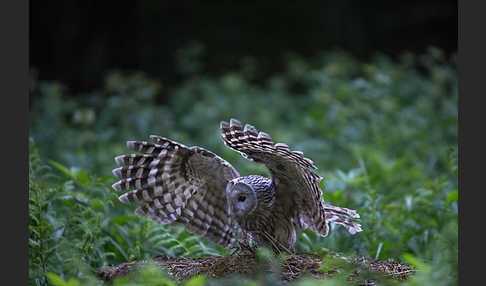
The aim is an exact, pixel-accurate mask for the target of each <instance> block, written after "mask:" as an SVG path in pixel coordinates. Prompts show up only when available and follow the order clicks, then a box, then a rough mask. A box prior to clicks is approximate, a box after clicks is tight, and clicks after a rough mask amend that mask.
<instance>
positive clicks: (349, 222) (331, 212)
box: [324, 205, 362, 234]
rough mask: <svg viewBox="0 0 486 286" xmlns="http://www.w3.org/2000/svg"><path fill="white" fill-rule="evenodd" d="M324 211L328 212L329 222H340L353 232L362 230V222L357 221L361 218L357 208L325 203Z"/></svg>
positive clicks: (327, 219)
mask: <svg viewBox="0 0 486 286" xmlns="http://www.w3.org/2000/svg"><path fill="white" fill-rule="evenodd" d="M324 212H325V214H326V221H327V222H333V223H337V224H340V225H342V226H344V227H345V228H346V229H347V230H348V231H349V233H351V234H355V233H357V232H360V231H362V229H361V224H359V223H357V222H356V221H355V220H357V219H359V214H358V213H357V212H356V211H355V210H351V209H347V208H342V207H336V206H331V205H324Z"/></svg>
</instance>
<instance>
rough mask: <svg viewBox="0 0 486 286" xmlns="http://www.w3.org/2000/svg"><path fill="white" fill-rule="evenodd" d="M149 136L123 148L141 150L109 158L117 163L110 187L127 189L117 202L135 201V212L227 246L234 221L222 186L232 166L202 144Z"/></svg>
mask: <svg viewBox="0 0 486 286" xmlns="http://www.w3.org/2000/svg"><path fill="white" fill-rule="evenodd" d="M150 138H151V139H152V140H153V141H154V142H155V144H154V143H149V142H145V141H128V142H127V147H128V148H129V149H132V150H135V151H138V152H142V153H144V154H129V155H122V156H118V157H116V158H115V162H116V163H117V164H118V165H119V166H121V167H120V168H117V169H114V170H113V174H114V175H115V176H116V177H118V178H119V179H120V181H118V182H116V183H115V184H113V189H115V190H116V191H126V190H131V191H129V192H127V193H125V194H123V195H121V196H120V197H119V199H120V201H122V202H124V203H136V204H138V205H139V207H138V208H137V209H136V210H135V212H136V213H137V214H139V215H147V216H149V217H150V218H151V219H152V220H154V221H159V222H161V223H163V224H171V225H186V227H187V229H188V230H189V231H191V232H194V233H196V234H198V235H200V236H204V237H207V238H208V239H209V240H211V241H213V242H215V243H218V244H220V245H222V246H223V247H228V246H229V245H231V244H232V243H233V241H234V239H235V230H236V229H235V228H236V223H235V222H234V221H233V220H232V218H231V216H229V215H228V214H227V203H226V196H225V190H226V184H227V183H228V181H230V180H231V179H233V178H236V177H239V174H238V172H237V171H236V170H235V168H234V167H233V166H231V164H229V163H228V162H227V161H225V160H223V159H222V158H221V157H219V156H217V155H216V154H214V153H212V152H210V151H208V150H206V149H204V148H201V147H197V146H193V147H187V146H185V145H183V144H180V143H178V142H175V141H172V140H169V139H167V138H164V137H160V136H155V135H152V136H150Z"/></svg>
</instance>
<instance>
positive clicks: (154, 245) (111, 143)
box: [29, 48, 458, 286]
mask: <svg viewBox="0 0 486 286" xmlns="http://www.w3.org/2000/svg"><path fill="white" fill-rule="evenodd" d="M198 57H199V54H198V50H197V48H196V49H194V48H192V49H186V50H182V51H181V52H180V59H181V60H180V62H179V64H180V66H179V69H180V70H181V71H183V72H184V74H185V80H184V81H183V83H182V84H180V85H178V86H172V87H165V86H162V85H161V84H160V83H159V82H158V81H156V80H154V79H151V78H149V77H147V76H146V75H144V74H143V73H139V72H118V71H113V72H110V73H107V74H106V77H105V85H104V88H103V89H100V90H94V91H92V92H90V93H85V94H77V95H76V96H75V97H74V96H72V94H71V93H70V90H69V86H63V85H62V84H60V83H57V82H45V81H39V80H38V79H37V78H36V73H35V70H33V71H32V73H31V87H30V99H31V100H30V102H31V107H30V108H31V109H30V110H31V114H30V120H31V122H30V136H31V139H30V150H29V151H30V154H29V195H30V196H29V213H30V223H29V233H30V238H29V277H30V281H31V285H47V284H48V282H49V283H51V284H53V285H58V286H60V285H99V284H100V282H99V281H98V280H97V278H95V276H94V274H93V273H94V272H95V271H97V270H98V269H100V268H102V267H104V266H107V265H113V264H119V263H122V262H126V261H131V260H141V259H148V258H150V257H153V256H155V255H157V254H159V253H162V254H166V255H170V256H184V257H208V256H214V255H224V254H225V253H226V252H227V251H228V250H226V249H222V248H221V247H219V246H217V245H214V244H212V243H210V242H208V241H206V240H204V239H200V238H199V237H197V236H194V235H192V234H190V233H188V232H187V231H186V230H185V229H184V228H174V227H169V226H164V225H161V224H158V223H154V222H151V221H149V220H148V219H147V218H145V217H138V216H136V215H135V214H133V210H134V208H133V207H131V206H127V205H123V204H122V203H120V202H119V201H118V199H117V194H116V193H115V192H114V191H113V190H112V189H111V184H113V183H114V182H115V178H114V177H113V176H112V174H111V170H112V169H113V168H115V163H114V161H113V158H114V157H115V156H117V155H120V154H124V153H126V152H127V149H126V148H125V141H127V140H145V139H148V136H149V135H150V134H158V135H162V136H165V137H169V138H172V139H174V140H176V141H179V142H182V143H184V144H186V145H199V146H202V147H204V148H207V149H209V150H211V151H213V152H215V153H217V154H219V155H220V156H222V157H223V158H225V159H226V160H228V161H229V162H230V163H231V164H233V165H234V166H235V167H236V168H237V169H238V170H239V171H240V173H241V174H242V175H247V174H251V173H257V174H262V175H268V173H267V171H266V169H265V167H264V166H263V165H258V164H254V163H251V162H249V161H247V160H245V159H244V158H242V157H241V156H240V155H239V154H237V153H236V152H233V151H231V150H229V149H227V148H226V147H225V146H224V145H223V143H222V141H221V139H220V137H219V133H218V132H219V131H218V126H219V122H220V121H221V120H228V119H229V118H232V117H233V118H238V119H239V120H241V121H242V122H248V123H250V124H252V125H254V126H256V127H257V128H258V129H260V130H263V131H265V132H267V133H269V134H270V135H271V136H272V138H273V139H274V141H275V142H285V143H287V144H288V145H289V146H291V147H292V149H295V150H300V151H303V152H304V154H305V155H306V157H309V158H311V159H312V160H313V161H314V162H315V163H316V165H317V166H318V168H319V169H318V170H317V172H318V174H319V175H321V176H323V177H324V179H323V181H322V182H321V185H320V186H321V188H322V189H323V191H324V199H325V200H326V201H329V202H330V203H332V204H336V205H339V206H345V207H348V208H352V209H356V210H357V211H358V212H359V213H360V214H361V217H362V219H361V223H362V226H363V229H364V231H363V232H362V233H359V234H357V235H354V236H350V235H349V234H348V233H346V231H345V230H344V229H342V228H340V227H338V226H335V227H334V226H333V227H332V229H331V232H330V234H329V236H328V237H326V238H320V237H318V236H316V235H315V234H314V233H312V232H311V231H303V232H302V233H300V235H299V239H298V245H297V248H298V250H299V251H301V252H309V253H316V254H319V255H322V256H323V257H324V258H325V256H326V253H327V252H328V251H327V250H329V249H330V250H333V251H337V252H340V253H343V254H345V255H350V256H353V255H358V254H360V255H366V256H370V257H372V258H379V259H393V260H396V261H401V262H406V263H409V264H411V265H413V266H415V267H416V268H417V269H418V271H417V273H416V274H415V275H414V276H413V278H411V279H409V280H407V281H405V282H402V283H403V284H405V285H455V284H456V283H457V251H458V250H457V232H458V226H457V197H458V184H457V175H458V170H457V71H456V65H455V62H454V60H453V59H448V58H445V57H444V55H443V54H442V53H441V51H439V50H437V49H431V50H430V51H429V53H428V54H425V55H421V56H415V55H413V54H403V55H402V56H401V57H400V60H398V61H391V60H390V59H389V58H387V57H386V56H382V55H377V56H375V57H374V58H373V60H371V61H369V62H359V61H357V60H356V59H354V58H352V57H350V56H349V55H347V54H345V53H339V52H334V53H325V54H324V55H323V56H322V57H318V58H315V59H313V60H312V61H310V60H304V59H302V58H299V57H297V56H289V57H288V58H287V60H286V62H287V68H286V69H285V71H283V72H282V73H280V74H278V75H275V76H272V77H271V78H269V79H268V80H265V81H264V82H263V83H262V82H258V83H257V82H256V81H255V73H256V72H257V71H258V68H259V67H258V62H256V61H253V60H251V59H248V58H246V59H245V60H243V61H242V64H241V67H240V68H239V69H236V70H234V71H232V72H228V73H225V74H224V75H221V76H209V75H206V74H204V73H202V72H200V68H199V62H198ZM162 94H163V95H164V98H168V100H167V101H166V102H159V100H158V99H159V98H161V95H162ZM163 277H166V276H165V274H163V273H159V271H158V270H156V268H150V267H148V268H147V269H145V270H144V271H143V273H142V275H140V276H139V277H138V278H137V279H135V280H128V279H121V280H119V281H116V282H115V285H147V283H148V284H149V285H172V284H173V282H171V281H170V280H169V279H168V278H167V277H166V278H163ZM259 279H260V280H259ZM261 279H263V278H261V277H260V278H250V277H247V278H244V279H240V278H239V279H238V283H237V284H238V285H240V284H241V285H259V284H260V283H263V280H261ZM268 279H270V278H268ZM225 282H227V280H212V279H208V278H204V277H197V278H194V279H193V280H190V281H189V282H187V284H188V285H202V284H204V283H210V284H211V285H218V283H225ZM267 282H268V283H270V284H271V283H273V282H272V281H270V280H269V281H267ZM295 283H297V284H301V285H317V284H319V283H321V284H323V285H341V284H343V285H344V284H346V282H344V278H339V277H338V278H335V279H333V280H323V281H317V280H308V279H304V280H300V281H297V282H295ZM397 283H398V282H397Z"/></svg>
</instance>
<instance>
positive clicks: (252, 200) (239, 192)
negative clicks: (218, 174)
mask: <svg viewBox="0 0 486 286" xmlns="http://www.w3.org/2000/svg"><path fill="white" fill-rule="evenodd" d="M226 198H227V200H228V212H229V213H231V214H233V215H235V216H236V217H244V216H246V215H248V214H251V213H252V212H253V211H254V210H255V209H256V207H257V204H258V200H257V194H256V192H255V190H254V189H253V187H252V186H251V185H250V184H247V183H244V182H241V181H235V180H233V181H230V182H229V183H228V185H227V186H226Z"/></svg>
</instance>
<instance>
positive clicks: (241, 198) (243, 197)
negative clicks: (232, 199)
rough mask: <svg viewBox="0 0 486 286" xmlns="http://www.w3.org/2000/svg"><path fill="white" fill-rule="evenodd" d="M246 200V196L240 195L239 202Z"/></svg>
mask: <svg viewBox="0 0 486 286" xmlns="http://www.w3.org/2000/svg"><path fill="white" fill-rule="evenodd" d="M245 200H246V197H245V196H238V201H239V202H244V201H245Z"/></svg>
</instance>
